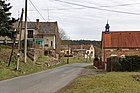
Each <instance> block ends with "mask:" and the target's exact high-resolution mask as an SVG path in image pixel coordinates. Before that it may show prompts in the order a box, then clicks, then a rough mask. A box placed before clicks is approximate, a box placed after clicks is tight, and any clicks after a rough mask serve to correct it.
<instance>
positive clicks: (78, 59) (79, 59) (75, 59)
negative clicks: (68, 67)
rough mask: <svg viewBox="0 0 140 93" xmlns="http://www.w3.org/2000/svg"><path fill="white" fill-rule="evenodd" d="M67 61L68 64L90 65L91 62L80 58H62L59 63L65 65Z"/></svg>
mask: <svg viewBox="0 0 140 93" xmlns="http://www.w3.org/2000/svg"><path fill="white" fill-rule="evenodd" d="M67 59H69V63H91V62H92V60H89V59H85V58H82V57H79V58H74V57H69V58H68V57H62V58H61V61H63V62H65V63H67Z"/></svg>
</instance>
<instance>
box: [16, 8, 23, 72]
mask: <svg viewBox="0 0 140 93" xmlns="http://www.w3.org/2000/svg"><path fill="white" fill-rule="evenodd" d="M23 13H24V9H23V8H22V13H21V17H20V30H19V33H20V35H19V41H18V53H17V56H18V60H17V66H16V70H19V61H20V48H21V34H22V25H23Z"/></svg>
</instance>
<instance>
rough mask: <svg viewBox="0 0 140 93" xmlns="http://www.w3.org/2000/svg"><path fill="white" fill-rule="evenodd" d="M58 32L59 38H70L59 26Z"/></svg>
mask: <svg viewBox="0 0 140 93" xmlns="http://www.w3.org/2000/svg"><path fill="white" fill-rule="evenodd" d="M59 33H60V38H61V40H69V39H70V37H69V36H68V35H67V34H66V32H65V31H64V29H62V28H60V29H59Z"/></svg>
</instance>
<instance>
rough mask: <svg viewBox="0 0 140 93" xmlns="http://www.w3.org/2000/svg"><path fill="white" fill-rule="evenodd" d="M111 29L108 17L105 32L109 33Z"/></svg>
mask: <svg viewBox="0 0 140 93" xmlns="http://www.w3.org/2000/svg"><path fill="white" fill-rule="evenodd" d="M109 31H110V26H109V23H108V19H107V24H106V26H105V33H106V34H109Z"/></svg>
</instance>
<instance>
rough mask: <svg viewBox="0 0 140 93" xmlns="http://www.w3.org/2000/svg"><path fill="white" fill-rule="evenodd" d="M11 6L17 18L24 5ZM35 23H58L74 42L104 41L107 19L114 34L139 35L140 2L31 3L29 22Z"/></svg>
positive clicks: (36, 0)
mask: <svg viewBox="0 0 140 93" xmlns="http://www.w3.org/2000/svg"><path fill="white" fill-rule="evenodd" d="M30 1H31V2H32V3H33V4H34V6H35V7H36V8H37V9H38V11H39V12H40V14H41V15H42V16H43V17H41V16H40V14H39V13H38V12H37V11H36V9H35V8H34V7H33V5H32V4H31V2H30ZM63 1H64V2H63ZM9 2H10V3H11V5H12V6H13V8H12V9H11V12H12V16H13V17H16V18H18V17H19V16H20V13H21V9H22V8H24V2H25V1H24V0H9ZM68 3H69V4H68ZM48 10H49V11H48ZM106 10H109V11H106ZM110 10H111V11H115V12H111V11H110ZM118 11H119V12H123V13H118ZM124 12H125V13H124ZM131 13H132V14H131ZM48 15H49V17H48ZM36 19H40V21H43V22H44V21H57V22H58V25H59V27H60V28H63V29H64V30H65V32H66V33H67V35H68V36H69V37H70V38H71V39H75V40H77V39H78V40H80V39H84V40H86V39H88V40H101V33H102V31H104V30H105V24H106V22H107V19H108V20H109V24H110V26H111V28H110V30H111V31H140V0H58V1H57V0H28V21H36ZM48 19H49V20H48Z"/></svg>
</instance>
